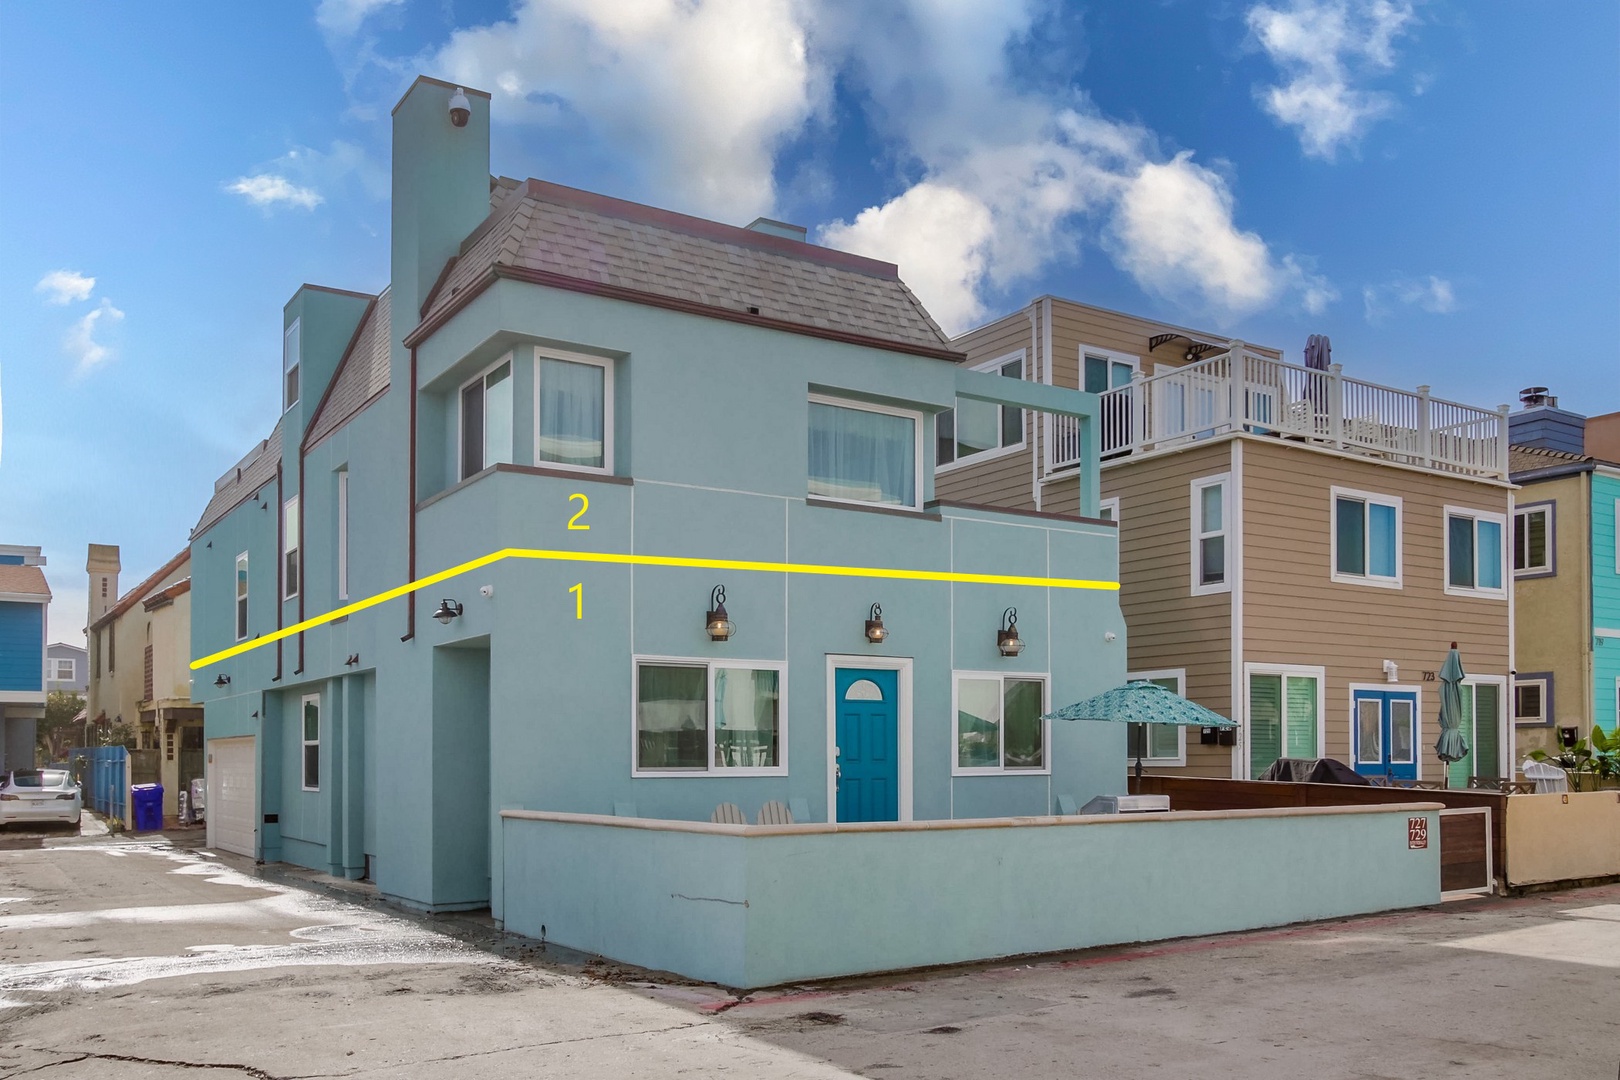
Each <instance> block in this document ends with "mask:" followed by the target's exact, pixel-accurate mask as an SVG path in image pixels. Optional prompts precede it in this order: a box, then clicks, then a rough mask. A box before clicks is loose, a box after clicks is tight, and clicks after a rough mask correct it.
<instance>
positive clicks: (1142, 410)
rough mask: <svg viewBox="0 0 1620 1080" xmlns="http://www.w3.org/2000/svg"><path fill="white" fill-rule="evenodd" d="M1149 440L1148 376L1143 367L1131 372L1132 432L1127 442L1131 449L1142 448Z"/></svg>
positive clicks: (1133, 450)
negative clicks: (1143, 371)
mask: <svg viewBox="0 0 1620 1080" xmlns="http://www.w3.org/2000/svg"><path fill="white" fill-rule="evenodd" d="M1146 440H1147V376H1145V375H1143V374H1142V369H1141V368H1137V369H1136V370H1134V371H1132V372H1131V434H1130V438H1129V439H1127V440H1126V444H1127V445H1128V446H1129V448H1130V449H1131V451H1132V452H1133V453H1134V452H1135V451H1137V450H1139V449H1141V448H1142V446H1143V444H1144V443H1145V442H1146Z"/></svg>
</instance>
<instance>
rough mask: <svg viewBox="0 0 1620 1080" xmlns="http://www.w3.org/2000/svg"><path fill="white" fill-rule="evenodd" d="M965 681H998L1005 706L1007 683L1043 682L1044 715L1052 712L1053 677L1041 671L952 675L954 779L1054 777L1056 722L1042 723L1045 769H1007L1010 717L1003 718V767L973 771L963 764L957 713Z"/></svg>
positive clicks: (1043, 764) (958, 673)
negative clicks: (961, 686)
mask: <svg viewBox="0 0 1620 1080" xmlns="http://www.w3.org/2000/svg"><path fill="white" fill-rule="evenodd" d="M963 679H987V680H988V679H994V680H996V682H997V683H998V684H1000V686H1001V695H1000V698H999V700H1000V701H1001V702H1002V703H1003V704H1005V702H1006V700H1007V688H1006V683H1007V680H1008V679H1018V680H1021V681H1023V682H1039V683H1040V684H1041V715H1042V716H1043V717H1044V716H1046V715H1047V714H1049V713H1050V712H1051V711H1052V676H1051V675H1049V674H1047V673H1045V672H1040V671H962V670H953V671H952V672H951V775H952V776H1051V775H1052V721H1051V720H1049V719H1043V720H1042V721H1041V767H1040V768H1038V769H1009V768H1007V765H1006V761H1007V737H1006V730H1007V728H1006V723H1007V718H1006V717H1002V718H1001V724H1002V728H1001V730H1002V738H1001V761H1002V764H1000V765H984V766H976V767H972V768H967V767H964V766H962V765H961V764H960V761H961V756H960V742H961V738H962V733H961V732H960V731H958V730H957V724H958V722H959V721H960V719H961V714H960V713H959V712H958V711H957V694H958V687H959V686H960V685H961V682H962V680H963Z"/></svg>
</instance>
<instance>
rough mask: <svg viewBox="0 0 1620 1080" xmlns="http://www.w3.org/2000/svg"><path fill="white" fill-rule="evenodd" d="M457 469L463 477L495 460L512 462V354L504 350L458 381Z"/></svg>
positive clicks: (489, 464) (463, 478)
mask: <svg viewBox="0 0 1620 1080" xmlns="http://www.w3.org/2000/svg"><path fill="white" fill-rule="evenodd" d="M460 408H461V439H460V445H461V469H460V472H459V479H462V480H465V479H467V477H469V476H471V475H473V474H474V473H476V472H481V471H482V470H484V469H486V468H488V467H489V466H491V465H494V464H495V463H497V462H505V463H507V464H511V462H512V356H511V354H510V353H508V354H507V355H506V356H504V357H502V358H501V359H500V360H499V361H497V362H495V363H493V364H491V365H490V366H489V367H487V368H485V369H484V370H483V371H481V372H479V373H478V374H477V375H474V376H473V377H472V378H471V379H468V380H467V381H466V382H464V383H462V384H461V406H460Z"/></svg>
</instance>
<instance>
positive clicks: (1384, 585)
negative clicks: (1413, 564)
mask: <svg viewBox="0 0 1620 1080" xmlns="http://www.w3.org/2000/svg"><path fill="white" fill-rule="evenodd" d="M1340 498H1345V499H1356V500H1359V501H1360V502H1362V503H1364V504H1365V505H1366V506H1368V507H1371V506H1373V505H1375V504H1376V505H1378V506H1388V507H1390V508H1391V509H1393V510H1394V511H1395V576H1394V577H1392V578H1391V577H1381V576H1379V575H1376V574H1373V573H1371V572H1370V571H1369V572H1368V573H1365V574H1347V573H1344V572H1343V571H1342V570H1340V569H1339V499H1340ZM1362 513H1363V516H1362V523H1363V526H1364V527H1365V530H1366V531H1365V540H1366V542H1365V547H1366V550H1365V552H1364V554H1365V555H1366V560H1367V561H1366V564H1365V565H1368V566H1370V565H1371V564H1372V514H1371V512H1370V511H1367V510H1364V511H1363V512H1362ZM1405 531H1406V511H1405V500H1404V499H1402V498H1401V497H1400V496H1399V495H1380V494H1379V493H1377V492H1373V491H1360V490H1358V489H1356V488H1348V487H1339V486H1337V485H1334V486H1333V487H1332V488H1331V489H1330V490H1329V492H1328V572H1329V576H1330V578H1331V579H1332V580H1333V581H1336V582H1338V583H1339V584H1341V585H1365V586H1368V587H1371V588H1375V589H1400V588H1404V587H1405V575H1406V551H1405V543H1404V537H1403V535H1402V534H1403V533H1404V532H1405Z"/></svg>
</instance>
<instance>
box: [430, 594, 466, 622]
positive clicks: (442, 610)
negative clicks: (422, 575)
mask: <svg viewBox="0 0 1620 1080" xmlns="http://www.w3.org/2000/svg"><path fill="white" fill-rule="evenodd" d="M461 611H462V608H461V605H460V604H458V603H456V602H455V601H454V600H448V599H446V600H440V601H439V610H438V611H435V612H434V613H433V617H434V618H435V619H437V620H439V622H441V623H443V624H444V625H445V626H449V625H450V620H451V619H454V618H456V617H457V616H458V615H460V614H461Z"/></svg>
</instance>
